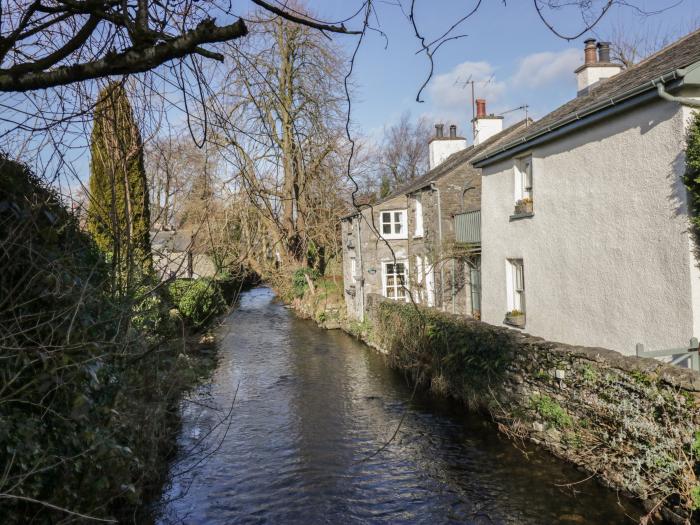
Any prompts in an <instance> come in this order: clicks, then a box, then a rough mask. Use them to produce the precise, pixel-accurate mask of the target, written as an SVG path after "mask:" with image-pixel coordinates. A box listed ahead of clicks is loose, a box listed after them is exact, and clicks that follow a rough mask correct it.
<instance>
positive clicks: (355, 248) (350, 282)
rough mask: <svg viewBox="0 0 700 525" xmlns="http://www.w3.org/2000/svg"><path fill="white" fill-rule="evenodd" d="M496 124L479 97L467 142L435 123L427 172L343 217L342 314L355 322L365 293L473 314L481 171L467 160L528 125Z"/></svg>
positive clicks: (498, 121) (476, 300)
mask: <svg viewBox="0 0 700 525" xmlns="http://www.w3.org/2000/svg"><path fill="white" fill-rule="evenodd" d="M502 122H503V118H502V117H497V116H494V115H488V114H487V113H486V103H485V101H483V100H479V101H478V112H477V116H476V118H475V120H474V129H475V140H474V144H473V145H471V146H468V145H467V141H466V139H465V138H463V137H460V136H458V135H457V128H456V126H454V125H453V126H450V128H449V134H447V135H446V134H445V133H444V126H443V125H442V124H438V125H437V126H436V134H435V136H434V137H433V138H432V139H431V141H430V145H429V152H430V163H429V165H430V169H429V171H428V172H427V173H425V174H424V175H423V176H421V177H419V178H418V179H415V180H413V181H411V182H409V183H408V184H406V185H404V186H403V187H401V188H399V189H398V190H397V191H395V192H393V193H392V194H390V195H389V196H387V197H386V198H384V199H382V200H381V201H379V202H377V203H375V204H373V205H366V206H364V207H363V209H362V211H361V212H357V213H354V214H352V215H349V216H347V217H345V218H344V219H343V222H342V243H343V273H344V283H345V297H346V304H347V308H348V314H349V316H350V318H353V319H363V317H364V310H365V307H366V305H365V297H366V295H367V294H370V293H377V294H380V295H383V296H384V297H388V298H390V299H395V300H401V301H413V302H415V303H417V304H422V305H425V306H432V307H438V308H441V309H443V310H445V311H449V312H452V313H460V314H469V315H476V316H478V315H479V312H478V309H479V290H478V284H479V278H478V271H479V264H480V262H479V260H480V258H479V238H478V234H479V226H478V214H479V208H480V195H481V174H480V170H479V169H476V168H474V167H473V166H472V165H471V164H470V160H471V159H473V158H474V156H476V155H478V154H479V153H481V152H483V151H486V150H487V149H488V148H491V147H496V146H497V145H498V144H501V143H502V142H503V141H506V140H507V139H508V137H510V136H511V135H513V134H514V133H516V132H517V131H519V130H521V129H523V128H524V127H526V125H527V124H528V122H526V121H522V122H519V123H518V124H516V125H514V126H511V127H509V128H508V129H506V130H502ZM456 226H457V228H456ZM467 226H469V227H467ZM460 233H462V235H459V234H460Z"/></svg>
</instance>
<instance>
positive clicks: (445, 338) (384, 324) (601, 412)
mask: <svg viewBox="0 0 700 525" xmlns="http://www.w3.org/2000/svg"><path fill="white" fill-rule="evenodd" d="M367 312H368V315H367V317H368V321H369V325H370V327H369V328H368V329H367V330H366V331H365V333H364V334H363V335H364V338H365V339H366V340H367V341H368V342H369V343H370V344H371V345H372V346H374V347H376V348H379V349H380V350H381V351H382V352H384V353H386V354H387V355H388V358H389V361H390V363H391V364H392V365H393V366H395V367H397V368H400V369H403V370H405V371H407V372H409V373H410V375H411V376H412V377H413V378H414V380H416V381H418V382H420V383H422V384H424V385H425V386H427V387H430V388H431V389H432V390H433V391H436V392H438V393H442V394H447V395H449V396H452V397H454V398H457V399H459V400H462V401H464V402H466V403H468V404H469V405H471V406H472V407H480V408H483V409H485V410H488V412H489V413H490V414H491V415H492V416H493V418H494V420H495V421H496V422H497V423H498V424H499V428H501V429H502V430H503V431H504V432H505V433H506V434H509V435H510V436H512V437H514V438H517V439H526V440H530V441H532V442H534V443H536V444H539V445H540V446H543V447H544V448H546V449H548V450H550V451H551V452H552V453H554V454H555V455H557V456H559V457H561V458H564V459H566V460H568V461H571V462H572V463H574V464H576V465H578V466H579V467H581V468H582V469H583V470H585V471H587V472H589V473H590V474H592V475H595V476H596V477H597V478H598V479H599V480H600V481H601V482H603V483H604V484H606V485H608V486H610V487H612V488H614V489H617V490H621V491H623V492H625V493H627V494H629V495H632V496H634V497H636V498H639V499H640V500H642V501H643V502H644V504H645V506H647V508H648V509H653V508H655V507H656V510H659V511H661V512H662V513H663V515H664V517H665V518H666V519H668V520H669V521H672V522H676V523H690V522H693V523H697V522H698V519H697V517H695V518H693V509H697V508H698V507H700V482H699V481H698V477H697V475H698V455H699V454H700V415H699V412H700V411H699V407H700V374H697V373H695V372H692V371H690V370H687V369H682V368H679V367H675V366H670V365H666V364H664V363H661V362H659V361H656V360H653V359H641V358H637V357H631V356H623V355H621V354H619V353H618V352H614V351H612V350H606V349H603V348H588V347H580V346H570V345H565V344H561V343H554V342H549V341H545V340H543V339H541V338H538V337H532V336H529V335H528V334H525V333H522V332H519V331H515V330H510V329H507V328H504V327H497V326H492V325H489V324H486V323H483V322H479V321H474V320H469V319H465V318H461V317H458V316H451V315H448V314H444V313H441V312H438V311H436V310H434V309H416V308H414V307H412V306H411V305H405V304H399V303H395V302H393V301H388V300H385V299H383V298H382V297H379V296H376V295H371V296H368V297H367ZM696 512H697V510H696Z"/></svg>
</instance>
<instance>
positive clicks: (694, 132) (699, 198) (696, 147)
mask: <svg viewBox="0 0 700 525" xmlns="http://www.w3.org/2000/svg"><path fill="white" fill-rule="evenodd" d="M685 162H686V169H685V177H684V182H685V187H686V189H687V191H688V206H689V212H690V222H691V224H692V225H693V230H694V233H695V238H696V242H698V240H700V113H694V114H693V116H692V118H691V120H690V122H689V125H688V131H687V134H686V139H685ZM698 244H699V245H700V242H698Z"/></svg>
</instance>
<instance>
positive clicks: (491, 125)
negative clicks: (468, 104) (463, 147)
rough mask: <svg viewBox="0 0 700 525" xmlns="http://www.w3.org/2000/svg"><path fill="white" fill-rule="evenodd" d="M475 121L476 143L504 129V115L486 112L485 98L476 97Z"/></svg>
mask: <svg viewBox="0 0 700 525" xmlns="http://www.w3.org/2000/svg"><path fill="white" fill-rule="evenodd" d="M472 122H473V123H474V145H475V146H478V145H479V144H481V143H482V142H484V141H486V140H488V139H490V138H491V137H493V136H494V135H496V134H498V133H500V132H501V131H503V117H497V116H496V115H493V114H491V115H487V114H486V101H485V100H484V99H483V98H477V99H476V117H475V118H474V120H473V121H472Z"/></svg>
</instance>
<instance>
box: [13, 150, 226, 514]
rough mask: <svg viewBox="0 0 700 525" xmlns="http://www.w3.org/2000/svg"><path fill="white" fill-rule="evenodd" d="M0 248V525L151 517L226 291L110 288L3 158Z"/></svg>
mask: <svg viewBox="0 0 700 525" xmlns="http://www.w3.org/2000/svg"><path fill="white" fill-rule="evenodd" d="M0 246H2V248H1V249H0V267H2V268H3V272H2V273H0V303H1V304H2V306H1V307H0V359H1V360H2V366H0V464H2V465H3V470H2V474H1V475H0V521H2V523H7V524H13V523H26V522H27V521H34V522H40V523H63V522H68V521H75V520H78V519H84V518H81V516H83V517H84V516H89V517H93V518H99V519H102V520H118V521H119V522H134V523H143V522H144V521H146V520H147V516H145V515H144V514H143V512H144V511H143V507H142V504H143V503H144V502H145V501H148V499H149V498H150V497H152V496H153V495H154V494H158V493H159V491H160V486H161V483H162V481H163V478H164V475H165V473H166V468H167V462H166V460H167V458H168V457H169V456H171V455H172V454H173V451H174V447H175V442H174V436H175V432H176V429H177V427H178V403H179V400H180V399H181V396H182V394H183V393H184V392H185V391H186V390H187V389H188V388H191V387H192V386H193V385H194V384H196V382H197V379H198V377H201V376H202V375H203V374H205V373H206V372H207V370H209V369H210V368H211V367H212V366H213V364H214V362H215V360H214V350H213V348H212V347H211V345H210V344H209V341H207V340H204V344H199V343H200V337H201V336H200V335H198V333H197V332H200V333H201V330H203V329H204V328H205V327H206V326H207V324H208V323H211V321H212V320H213V319H214V318H215V316H214V312H217V313H220V312H221V311H222V308H223V304H222V299H221V290H220V286H219V284H218V283H217V282H216V281H213V280H211V281H207V282H202V281H190V282H187V283H186V284H182V283H177V282H176V283H175V284H172V285H170V287H169V288H171V289H173V290H174V289H178V290H183V289H184V290H185V291H184V293H182V294H181V295H179V296H178V295H177V294H175V295H176V296H177V297H176V298H175V301H174V300H173V294H171V293H170V291H171V290H170V289H169V288H166V287H165V286H163V285H162V284H161V283H159V282H157V281H156V280H155V279H153V278H152V277H148V278H142V279H141V280H140V282H139V283H134V286H130V287H129V288H128V290H125V289H123V288H119V289H118V290H115V288H114V286H113V283H114V279H113V274H112V270H111V267H110V264H109V260H108V259H106V258H105V257H104V256H103V254H102V253H101V252H100V250H99V249H98V247H97V246H96V245H95V243H94V241H93V239H92V238H91V237H90V236H89V235H87V234H86V233H85V232H84V231H82V230H81V228H80V226H79V224H78V221H77V219H76V217H75V216H73V215H72V214H71V213H69V212H68V211H66V209H65V208H64V207H63V205H62V203H61V200H60V198H59V196H58V195H57V194H56V193H55V192H54V191H52V190H50V189H48V188H47V186H46V185H45V184H44V183H43V182H42V181H41V180H40V179H39V178H37V177H36V176H34V175H33V174H32V173H30V172H29V171H28V170H27V169H26V168H25V167H23V166H22V165H20V164H17V163H15V162H10V161H8V160H7V159H5V158H0ZM136 284H138V285H136ZM228 286H229V287H231V283H228ZM178 308H179V310H178Z"/></svg>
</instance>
